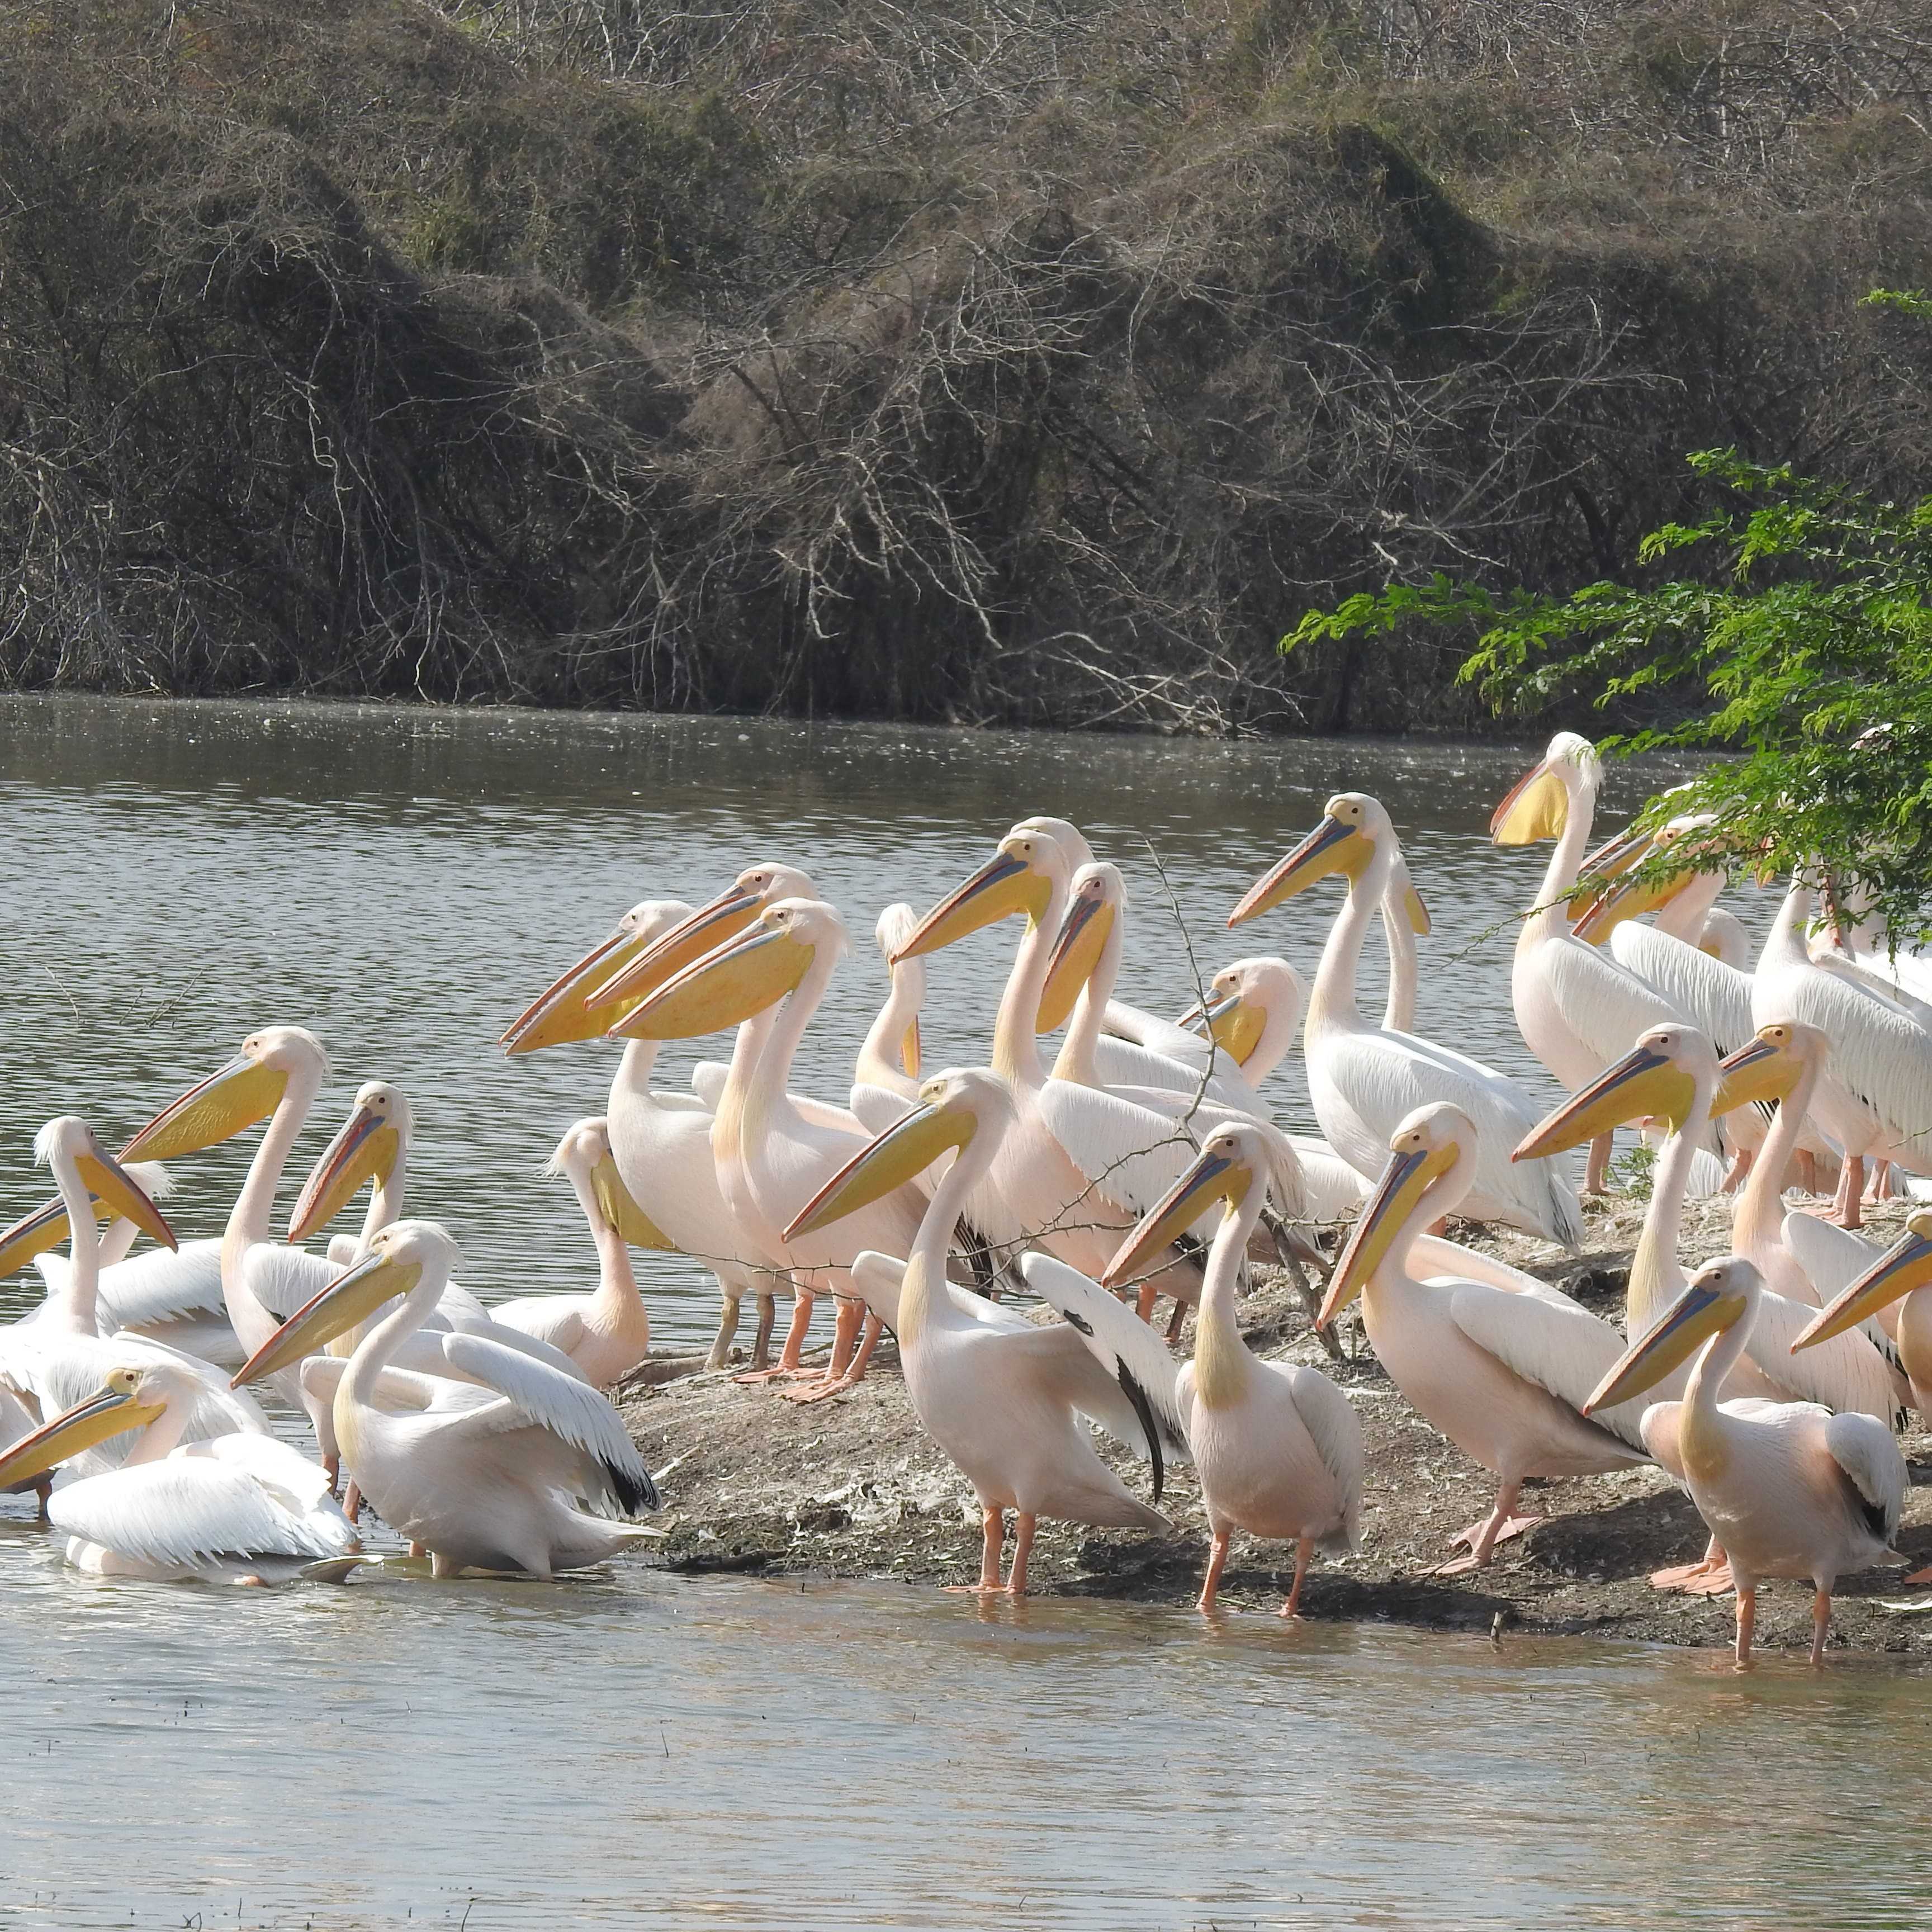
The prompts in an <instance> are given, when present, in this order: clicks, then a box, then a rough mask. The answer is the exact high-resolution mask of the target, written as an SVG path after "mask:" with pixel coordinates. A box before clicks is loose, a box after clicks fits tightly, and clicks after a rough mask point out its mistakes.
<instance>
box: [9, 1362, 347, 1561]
mask: <svg viewBox="0 0 1932 1932" xmlns="http://www.w3.org/2000/svg"><path fill="white" fill-rule="evenodd" d="M204 1394H205V1391H204V1390H203V1388H202V1385H201V1383H200V1382H199V1380H198V1379H196V1376H195V1374H194V1373H193V1370H191V1369H190V1368H189V1367H187V1364H184V1363H181V1362H171V1361H148V1360H144V1359H141V1358H133V1359H131V1360H128V1361H123V1362H122V1363H121V1364H119V1365H118V1366H117V1367H113V1368H110V1369H109V1370H107V1373H106V1374H105V1375H104V1376H103V1377H102V1378H101V1384H100V1386H99V1387H98V1389H97V1390H96V1391H95V1393H94V1394H92V1395H91V1396H89V1397H86V1398H85V1399H84V1400H82V1401H81V1402H80V1403H77V1404H76V1405H75V1406H74V1407H72V1408H71V1409H68V1411H67V1412H65V1414H64V1415H58V1416H56V1417H55V1418H54V1419H53V1420H52V1421H51V1422H49V1423H47V1424H46V1425H45V1426H44V1427H42V1428H40V1429H39V1430H36V1431H35V1432H34V1433H33V1434H32V1435H31V1436H28V1437H27V1438H26V1440H25V1441H23V1442H17V1443H15V1444H14V1445H13V1446H12V1448H10V1449H7V1450H5V1451H0V1486H4V1485H6V1484H9V1483H12V1482H16V1481H23V1480H28V1479H31V1478H34V1477H35V1476H37V1475H42V1474H43V1473H45V1472H49V1471H51V1470H52V1469H54V1468H55V1467H56V1466H58V1465H59V1464H62V1463H68V1462H69V1461H71V1460H75V1459H77V1458H84V1457H86V1454H87V1452H88V1451H90V1450H91V1449H92V1448H94V1446H95V1445H97V1444H101V1443H104V1442H108V1441H110V1440H111V1439H114V1438H116V1437H118V1436H123V1435H125V1434H126V1433H128V1432H129V1431H130V1430H133V1431H138V1432H139V1434H138V1436H137V1438H136V1440H135V1442H134V1443H133V1446H132V1447H131V1448H129V1449H127V1451H126V1460H124V1461H123V1462H122V1463H121V1464H120V1466H118V1468H115V1469H109V1470H107V1472H104V1474H102V1475H94V1476H86V1477H83V1478H81V1480H80V1481H78V1482H74V1483H70V1484H68V1485H67V1486H66V1487H65V1488H63V1489H60V1490H55V1492H54V1494H53V1496H52V1500H51V1501H50V1502H49V1504H48V1505H47V1518H48V1520H49V1522H50V1523H52V1526H53V1527H54V1528H55V1529H58V1530H64V1531H65V1532H66V1533H67V1539H68V1542H67V1560H68V1562H70V1563H71V1564H72V1565H74V1568H76V1569H77V1570H86V1571H92V1573H93V1574H95V1575H96V1576H98V1577H143V1578H145V1579H147V1580H149V1581H151V1582H156V1583H184V1582H189V1581H199V1582H203V1583H244V1584H263V1583H269V1582H272V1581H280V1580H285V1579H286V1578H287V1577H291V1576H295V1575H299V1574H302V1573H303V1572H304V1571H310V1572H311V1574H318V1575H321V1576H325V1577H328V1578H329V1579H330V1580H336V1579H338V1578H339V1577H341V1575H342V1574H344V1573H345V1572H346V1571H347V1569H348V1568H350V1564H349V1563H347V1562H344V1561H343V1560H342V1559H345V1558H348V1557H349V1556H350V1553H352V1552H353V1551H354V1550H356V1549H357V1548H358V1547H359V1545H358V1544H357V1541H356V1532H355V1531H354V1529H353V1528H352V1527H351V1526H350V1522H349V1519H348V1518H347V1517H345V1516H344V1514H343V1513H342V1512H341V1510H340V1509H338V1508H337V1507H336V1505H335V1499H334V1498H333V1497H332V1496H331V1495H330V1494H329V1478H327V1477H326V1475H323V1472H321V1470H320V1469H317V1467H316V1466H315V1465H314V1463H311V1462H310V1461H309V1460H308V1458H307V1457H305V1456H303V1455H302V1454H300V1453H299V1451H296V1450H294V1449H292V1448H290V1446H289V1445H287V1443H286V1442H277V1441H276V1440H275V1438H274V1437H273V1436H263V1435H255V1434H241V1435H233V1436H214V1437H213V1438H211V1439H204V1440H202V1441H199V1442H184V1441H183V1440H182V1439H183V1437H184V1435H185V1434H186V1433H187V1430H188V1427H189V1426H190V1418H192V1417H193V1415H194V1414H195V1413H196V1411H197V1410H198V1409H199V1407H200V1405H201V1403H202V1397H203V1395H204Z"/></svg>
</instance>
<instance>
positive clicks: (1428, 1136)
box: [1316, 1100, 1476, 1328]
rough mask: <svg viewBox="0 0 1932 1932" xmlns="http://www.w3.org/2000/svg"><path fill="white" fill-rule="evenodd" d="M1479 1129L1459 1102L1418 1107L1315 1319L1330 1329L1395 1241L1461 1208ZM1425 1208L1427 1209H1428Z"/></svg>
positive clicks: (1393, 1147)
mask: <svg viewBox="0 0 1932 1932" xmlns="http://www.w3.org/2000/svg"><path fill="white" fill-rule="evenodd" d="M1475 1149H1476V1124H1475V1121H1472V1120H1471V1119H1470V1118H1469V1115H1467V1114H1466V1113H1464V1112H1463V1110H1462V1109H1461V1108H1460V1107H1459V1106H1457V1105H1456V1104H1455V1103H1454V1101H1451V1100H1438V1101H1436V1102H1435V1103H1433V1105H1431V1106H1427V1107H1418V1108H1417V1109H1416V1110H1415V1112H1414V1113H1412V1114H1411V1115H1409V1116H1408V1118H1406V1120H1404V1121H1403V1124H1402V1125H1401V1126H1400V1127H1397V1129H1396V1130H1395V1133H1394V1135H1393V1136H1391V1138H1390V1140H1389V1161H1388V1166H1387V1167H1385V1168H1384V1169H1383V1170H1382V1179H1381V1180H1380V1181H1378V1182H1377V1183H1376V1191H1375V1193H1373V1195H1371V1196H1370V1197H1369V1199H1368V1201H1367V1203H1366V1204H1365V1205H1364V1207H1363V1209H1362V1211H1361V1214H1360V1215H1359V1216H1358V1217H1357V1218H1356V1221H1355V1226H1354V1228H1353V1229H1352V1230H1351V1231H1350V1232H1349V1244H1348V1246H1347V1247H1345V1248H1344V1249H1343V1250H1342V1253H1341V1258H1340V1259H1339V1260H1338V1261H1337V1262H1336V1264H1335V1268H1334V1273H1333V1274H1331V1275H1330V1276H1329V1277H1328V1294H1327V1295H1326V1296H1325V1298H1324V1299H1323V1301H1322V1312H1321V1313H1320V1314H1319V1315H1318V1316H1316V1322H1318V1323H1319V1325H1320V1326H1321V1327H1322V1328H1328V1326H1329V1325H1331V1323H1332V1322H1334V1319H1335V1318H1336V1316H1338V1315H1339V1314H1340V1313H1341V1312H1342V1311H1343V1309H1345V1308H1346V1307H1348V1305H1349V1303H1350V1302H1352V1301H1354V1300H1355V1297H1356V1296H1357V1295H1359V1294H1361V1292H1362V1289H1363V1288H1364V1286H1365V1285H1366V1284H1367V1283H1368V1282H1369V1280H1370V1279H1371V1278H1372V1277H1373V1275H1374V1274H1375V1271H1376V1269H1377V1268H1379V1267H1380V1266H1381V1265H1382V1259H1383V1257H1384V1256H1385V1255H1387V1254H1388V1251H1389V1250H1390V1249H1391V1247H1394V1245H1395V1242H1396V1238H1397V1236H1398V1235H1400V1234H1401V1232H1403V1229H1406V1228H1407V1227H1409V1226H1410V1225H1411V1224H1412V1223H1413V1222H1415V1220H1416V1219H1417V1217H1418V1215H1419V1214H1428V1216H1429V1217H1430V1219H1432V1220H1433V1219H1434V1218H1435V1217H1436V1215H1438V1214H1445V1213H1447V1212H1448V1210H1449V1209H1450V1208H1454V1206H1456V1205H1457V1203H1458V1202H1460V1201H1461V1200H1462V1199H1463V1196H1464V1195H1465V1194H1466V1193H1468V1192H1469V1181H1470V1178H1471V1177H1472V1175H1474V1173H1475ZM1425 1202H1426V1203H1427V1205H1426V1206H1425V1205H1424V1204H1425Z"/></svg>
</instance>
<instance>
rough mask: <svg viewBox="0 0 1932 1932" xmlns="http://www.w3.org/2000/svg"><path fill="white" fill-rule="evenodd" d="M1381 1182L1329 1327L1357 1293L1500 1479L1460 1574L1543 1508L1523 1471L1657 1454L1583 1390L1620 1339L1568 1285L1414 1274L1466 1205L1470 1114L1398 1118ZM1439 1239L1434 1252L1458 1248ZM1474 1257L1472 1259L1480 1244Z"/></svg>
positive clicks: (1393, 1361) (1413, 1401) (1388, 1352)
mask: <svg viewBox="0 0 1932 1932" xmlns="http://www.w3.org/2000/svg"><path fill="white" fill-rule="evenodd" d="M1389 1152H1390V1159H1389V1163H1388V1167H1387V1169H1385V1171H1384V1172H1383V1175H1382V1181H1381V1183H1380V1184H1379V1186H1378V1187H1377V1188H1376V1192H1375V1193H1374V1194H1373V1196H1371V1198H1370V1201H1369V1204H1368V1205H1367V1207H1366V1208H1364V1209H1363V1210H1362V1214H1361V1219H1360V1220H1358V1222H1357V1223H1355V1231H1354V1232H1353V1233H1352V1234H1351V1235H1349V1244H1348V1246H1347V1247H1346V1248H1344V1249H1343V1251H1342V1256H1341V1259H1340V1260H1339V1261H1337V1262H1336V1264H1335V1271H1334V1274H1333V1275H1332V1276H1331V1277H1330V1280H1329V1283H1328V1298H1327V1299H1326V1300H1325V1301H1324V1302H1323V1304H1322V1313H1321V1316H1320V1318H1319V1319H1320V1322H1321V1325H1322V1326H1323V1327H1324V1328H1326V1327H1328V1325H1331V1323H1333V1322H1334V1319H1335V1318H1336V1316H1337V1315H1339V1314H1340V1313H1341V1312H1342V1310H1343V1309H1344V1308H1346V1307H1347V1306H1348V1305H1349V1303H1350V1302H1351V1301H1353V1300H1354V1298H1355V1297H1356V1295H1361V1298H1362V1322H1363V1325H1364V1327H1365V1328H1367V1331H1368V1336H1369V1343H1370V1346H1371V1347H1372V1348H1373V1349H1374V1350H1375V1352H1376V1360H1377V1361H1379V1362H1380V1363H1381V1364H1382V1367H1384V1368H1385V1370H1388V1376H1389V1379H1390V1380H1391V1382H1394V1384H1395V1385H1396V1387H1397V1388H1398V1389H1399V1390H1400V1391H1401V1392H1402V1394H1403V1397H1405V1398H1406V1400H1407V1401H1408V1402H1409V1405H1410V1406H1411V1407H1412V1408H1413V1409H1415V1410H1417V1411H1418V1412H1419V1413H1420V1414H1421V1415H1422V1417H1423V1418H1424V1420H1425V1421H1428V1422H1430V1423H1433V1424H1434V1425H1435V1427H1436V1428H1438V1429H1439V1430H1441V1431H1442V1433H1443V1434H1444V1435H1445V1436H1448V1439H1450V1441H1451V1442H1453V1443H1454V1444H1455V1445H1456V1446H1457V1448H1459V1449H1460V1450H1461V1451H1463V1454H1465V1455H1466V1456H1468V1457H1471V1458H1472V1459H1473V1460H1475V1461H1476V1462H1478V1463H1481V1464H1482V1466H1484V1469H1487V1470H1489V1471H1490V1472H1491V1473H1492V1474H1493V1475H1494V1476H1495V1477H1496V1508H1495V1509H1494V1510H1493V1511H1492V1512H1491V1513H1490V1515H1489V1517H1487V1519H1486V1520H1484V1521H1483V1522H1481V1523H1472V1524H1471V1525H1470V1526H1469V1527H1468V1528H1467V1529H1464V1530H1463V1531H1461V1532H1460V1533H1459V1534H1458V1535H1457V1537H1456V1538H1455V1539H1454V1540H1455V1541H1456V1542H1457V1543H1459V1544H1468V1546H1469V1554H1468V1555H1467V1556H1463V1557H1459V1558H1456V1559H1453V1560H1451V1562H1448V1563H1445V1564H1444V1565H1441V1566H1440V1568H1439V1569H1438V1570H1437V1571H1436V1573H1435V1574H1437V1575H1439V1576H1453V1575H1455V1574H1457V1573H1459V1572H1460V1571H1465V1570H1473V1569H1479V1568H1482V1567H1484V1565H1487V1563H1488V1562H1489V1561H1490V1556H1491V1553H1493V1551H1494V1550H1495V1548H1496V1545H1497V1544H1499V1543H1501V1542H1503V1541H1507V1540H1508V1538H1511V1537H1513V1536H1519V1535H1521V1534H1522V1533H1523V1532H1524V1531H1525V1530H1526V1529H1532V1528H1533V1527H1534V1526H1535V1524H1536V1523H1538V1522H1539V1521H1540V1520H1541V1519H1540V1518H1538V1517H1520V1516H1518V1515H1517V1514H1516V1505H1517V1494H1518V1492H1519V1490H1520V1488H1521V1487H1522V1484H1523V1478H1525V1477H1526V1476H1591V1475H1603V1474H1605V1473H1607V1472H1609V1471H1610V1470H1613V1469H1628V1468H1629V1467H1631V1466H1632V1465H1633V1464H1635V1463H1643V1462H1645V1461H1647V1460H1649V1458H1648V1457H1647V1456H1646V1452H1645V1451H1644V1450H1643V1447H1642V1446H1641V1444H1640V1439H1639V1437H1638V1436H1637V1416H1636V1415H1635V1413H1634V1412H1631V1411H1628V1410H1613V1411H1612V1412H1610V1414H1608V1415H1604V1416H1600V1417H1598V1418H1595V1420H1594V1421H1586V1420H1585V1419H1584V1418H1583V1415H1581V1414H1580V1408H1581V1406H1582V1404H1583V1400H1584V1398H1585V1397H1586V1396H1587V1395H1588V1394H1589V1392H1590V1391H1591V1389H1592V1388H1594V1387H1595V1385H1596V1383H1597V1381H1598V1378H1599V1377H1600V1376H1601V1374H1602V1373H1603V1371H1604V1369H1605V1368H1606V1367H1607V1365H1608V1364H1610V1363H1611V1362H1613V1361H1615V1360H1616V1357H1617V1355H1618V1354H1619V1352H1620V1351H1621V1349H1622V1346H1623V1343H1622V1337H1620V1336H1619V1334H1617V1331H1616V1330H1615V1329H1614V1328H1612V1327H1611V1326H1610V1324H1609V1323H1608V1322H1601V1321H1599V1320H1598V1319H1597V1317H1596V1316H1594V1315H1592V1314H1591V1313H1589V1310H1586V1309H1584V1308H1582V1307H1579V1306H1578V1305H1577V1303H1575V1302H1574V1301H1571V1299H1570V1298H1569V1297H1568V1295H1564V1294H1562V1293H1560V1292H1559V1291H1558V1290H1556V1289H1553V1288H1552V1287H1550V1286H1549V1285H1548V1283H1545V1282H1541V1281H1538V1280H1536V1279H1535V1277H1533V1276H1531V1275H1526V1274H1516V1273H1515V1271H1514V1270H1511V1271H1507V1274H1505V1275H1504V1277H1503V1279H1504V1280H1505V1281H1507V1282H1508V1286H1499V1285H1497V1283H1498V1274H1499V1271H1498V1268H1497V1265H1496V1263H1495V1262H1484V1265H1483V1268H1482V1277H1483V1278H1482V1279H1480V1280H1466V1279H1462V1278H1459V1277H1456V1276H1454V1275H1447V1274H1444V1275H1433V1276H1432V1277H1430V1278H1428V1279H1427V1280H1421V1279H1418V1277H1415V1275H1412V1274H1411V1273H1410V1272H1409V1258H1410V1251H1411V1249H1412V1247H1413V1246H1414V1244H1415V1239H1416V1237H1417V1236H1418V1235H1419V1234H1421V1232H1422V1230H1423V1229H1424V1228H1425V1227H1426V1226H1427V1225H1428V1224H1429V1223H1430V1221H1431V1220H1433V1219H1435V1218H1436V1217H1437V1216H1438V1215H1439V1214H1446V1213H1448V1211H1450V1210H1451V1209H1453V1208H1456V1207H1457V1206H1458V1205H1460V1202H1461V1201H1462V1199H1463V1196H1465V1194H1466V1193H1467V1192H1468V1190H1469V1184H1470V1181H1471V1178H1472V1175H1473V1173H1474V1172H1475V1166H1476V1133H1475V1124H1474V1123H1472V1121H1471V1120H1470V1119H1469V1116H1468V1115H1466V1114H1465V1113H1464V1112H1463V1110H1462V1109H1460V1107H1457V1106H1451V1104H1449V1103H1448V1102H1446V1101H1439V1102H1438V1103H1436V1105H1435V1106H1430V1107H1419V1108H1418V1109H1416V1111H1415V1112H1414V1113H1412V1114H1411V1115H1409V1118H1407V1119H1406V1121H1403V1123H1402V1124H1401V1125H1400V1127H1398V1128H1397V1130H1396V1131H1395V1133H1394V1135H1393V1136H1391V1139H1390V1142H1389ZM1455 1253H1456V1250H1454V1248H1453V1247H1451V1244H1449V1243H1448V1242H1446V1241H1436V1242H1432V1243H1431V1244H1430V1247H1429V1250H1428V1262H1427V1264H1426V1265H1437V1264H1438V1263H1439V1262H1440V1261H1442V1260H1445V1259H1453V1257H1454V1254H1455ZM1472 1259H1475V1257H1472Z"/></svg>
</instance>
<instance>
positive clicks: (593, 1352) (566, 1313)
mask: <svg viewBox="0 0 1932 1932" xmlns="http://www.w3.org/2000/svg"><path fill="white" fill-rule="evenodd" d="M544 1172H546V1173H547V1174H551V1175H562V1178H564V1179H565V1180H566V1181H568V1182H569V1183H570V1185H571V1190H572V1191H573V1192H574V1193H575V1195H576V1196H577V1206H578V1207H579V1208H581V1209H582V1210H583V1219H584V1220H585V1222H586V1224H587V1225H588V1226H589V1229H590V1239H591V1241H592V1244H593V1245H594V1246H595V1248H596V1250H597V1286H596V1289H595V1292H593V1293H591V1294H589V1295H524V1296H522V1297H520V1298H518V1299H517V1300H516V1301H502V1302H499V1303H498V1304H496V1307H494V1308H493V1309H492V1310H490V1317H491V1319H493V1321H495V1322H499V1323H500V1324H502V1325H503V1326H504V1327H505V1328H514V1329H519V1330H520V1331H522V1332H523V1334H526V1335H529V1336H531V1337H535V1339H536V1340H538V1341H541V1342H547V1343H549V1344H550V1346H551V1347H552V1348H553V1349H562V1351H563V1352H564V1354H565V1355H568V1357H569V1358H570V1359H571V1361H573V1362H574V1363H575V1364H576V1365H577V1369H578V1370H579V1372H580V1373H581V1374H582V1375H583V1378H584V1379H585V1380H586V1382H589V1385H590V1386H591V1387H592V1388H598V1389H607V1388H610V1386H611V1385H613V1383H615V1382H621V1381H622V1379H623V1378H624V1377H625V1376H627V1375H628V1374H629V1373H630V1372H631V1370H633V1369H634V1368H635V1367H637V1364H639V1363H640V1362H641V1361H643V1359H644V1358H645V1357H646V1356H647V1355H649V1353H650V1352H651V1318H650V1313H649V1310H647V1309H646V1307H644V1300H643V1296H642V1295H640V1294H639V1293H638V1292H637V1275H636V1273H635V1271H634V1270H633V1269H632V1268H631V1247H632V1246H636V1247H640V1248H654V1249H656V1250H659V1251H662V1250H666V1249H667V1248H669V1247H670V1241H668V1240H667V1239H666V1238H665V1236H664V1232H663V1230H662V1229H660V1228H658V1226H656V1225H655V1223H653V1222H652V1220H651V1218H650V1217H649V1215H647V1214H646V1213H645V1212H644V1211H643V1209H642V1208H640V1207H639V1206H638V1205H637V1203H636V1202H634V1201H633V1200H632V1199H631V1196H630V1193H629V1191H628V1190H627V1189H626V1188H625V1185H624V1182H623V1178H622V1175H619V1173H618V1172H617V1164H616V1162H615V1161H614V1160H612V1159H611V1157H610V1130H609V1129H608V1127H607V1126H606V1125H605V1124H604V1122H603V1121H601V1120H589V1121H577V1124H575V1125H574V1127H571V1128H569V1129H568V1130H566V1132H565V1134H564V1136H563V1139H562V1140H561V1141H559V1142H558V1143H557V1148H556V1153H554V1154H552V1155H551V1156H550V1161H549V1164H548V1165H547V1167H546V1168H545V1169H544Z"/></svg>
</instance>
